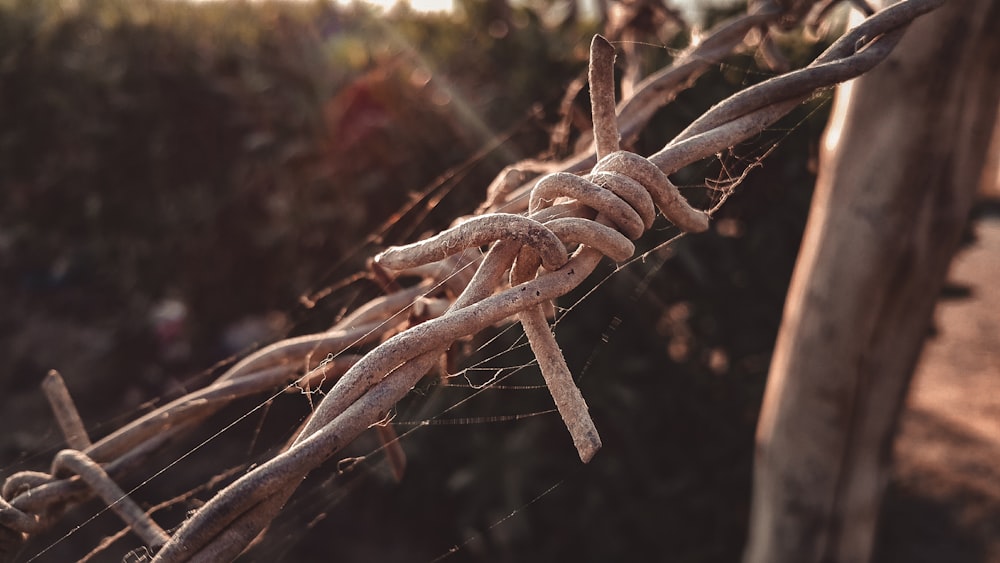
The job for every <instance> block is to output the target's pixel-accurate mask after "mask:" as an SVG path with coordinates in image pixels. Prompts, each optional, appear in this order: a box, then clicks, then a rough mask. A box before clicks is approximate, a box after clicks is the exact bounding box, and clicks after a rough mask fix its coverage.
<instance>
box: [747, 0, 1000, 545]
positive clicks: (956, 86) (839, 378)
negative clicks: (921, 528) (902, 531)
mask: <svg viewBox="0 0 1000 563" xmlns="http://www.w3.org/2000/svg"><path fill="white" fill-rule="evenodd" d="M998 22H1000V0H962V1H959V0H952V1H951V2H949V3H948V4H947V5H945V6H944V7H943V8H941V9H939V10H938V11H936V12H934V13H931V14H929V15H927V16H924V17H923V18H921V19H920V20H918V21H917V22H916V23H914V24H913V25H912V26H911V28H910V30H909V31H908V32H907V35H906V37H905V38H904V39H903V42H902V43H901V44H900V45H899V46H898V47H897V49H896V50H895V52H894V54H893V55H892V56H891V57H890V58H889V59H888V60H886V61H885V62H884V63H883V64H882V65H880V66H879V67H878V68H876V69H875V70H874V71H873V72H871V73H870V74H868V75H866V76H864V77H862V78H859V79H858V80H856V81H855V82H854V83H853V84H849V85H847V86H846V87H842V89H841V90H840V91H839V92H838V98H837V102H836V108H835V111H834V117H833V119H832V120H831V125H830V127H829V128H828V130H827V132H826V138H825V145H824V154H823V155H822V163H821V170H820V176H819V178H818V182H817V188H816V194H815V197H814V201H813V204H812V210H811V215H810V218H809V223H808V226H807V228H806V234H805V238H804V241H803V244H802V248H801V250H800V256H799V260H798V264H797V265H796V268H795V273H794V276H793V279H792V283H791V287H790V289H789V293H788V298H787V302H786V305H785V312H784V318H783V321H782V327H781V331H780V333H779V336H778V342H777V345H776V348H775V352H774V358H773V361H772V365H771V371H770V374H769V379H768V383H767V390H766V392H765V397H764V405H763V408H762V411H761V417H760V422H759V426H758V431H757V458H756V467H755V476H754V493H753V508H752V522H751V528H750V533H749V544H748V546H747V550H746V554H745V561H746V563H786V562H787V563H791V562H795V563H803V562H805V563H808V562H817V563H818V562H823V563H827V562H838V563H839V562H843V563H847V562H851V563H864V562H867V561H868V560H869V559H870V557H871V552H872V546H873V542H874V535H875V527H876V526H875V525H876V520H877V517H878V509H879V505H880V502H881V499H882V496H883V491H884V486H885V482H886V478H887V468H888V465H889V461H890V459H889V457H890V456H889V454H890V451H891V446H892V438H893V434H894V431H895V427H896V423H897V419H898V414H899V412H900V409H901V406H902V404H903V400H904V397H905V393H906V390H907V387H908V385H909V381H910V377H911V374H912V372H913V368H914V365H915V363H916V360H917V357H918V354H919V351H920V349H921V346H922V344H923V340H924V338H925V335H926V333H927V329H928V326H929V323H930V319H931V315H932V312H933V309H934V303H935V301H936V298H937V295H938V292H939V291H940V288H941V286H942V284H943V282H944V280H945V276H946V273H947V269H948V264H949V262H950V260H951V257H952V255H953V253H954V251H955V249H956V247H957V245H958V242H959V238H960V235H961V232H962V229H963V227H964V225H965V222H966V220H967V216H968V213H969V210H970V207H971V204H972V200H973V197H974V193H975V190H976V187H977V186H978V184H979V181H980V175H981V173H982V170H983V168H984V163H985V161H986V157H987V151H988V147H989V144H990V136H991V133H992V130H993V126H994V124H995V123H996V122H997V107H998V105H1000V73H998V72H997V70H996V69H997V68H998V67H1000V34H997V33H996V31H997V23H998Z"/></svg>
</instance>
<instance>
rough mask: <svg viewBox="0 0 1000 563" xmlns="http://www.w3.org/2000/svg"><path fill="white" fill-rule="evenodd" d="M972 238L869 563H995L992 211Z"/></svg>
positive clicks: (954, 273) (998, 254) (932, 349)
mask: <svg viewBox="0 0 1000 563" xmlns="http://www.w3.org/2000/svg"><path fill="white" fill-rule="evenodd" d="M975 237H976V240H975V242H974V243H973V244H972V245H971V246H969V247H967V248H966V249H964V250H963V251H961V252H960V254H959V255H958V256H957V257H956V258H955V260H954V262H953V263H952V268H951V273H950V274H949V287H950V288H951V291H950V292H949V293H951V294H953V295H955V298H952V299H945V300H942V301H941V302H940V303H939V304H938V307H937V310H936V312H935V326H936V330H937V334H936V336H935V337H933V338H932V339H930V340H929V341H928V342H927V345H926V346H925V348H924V351H923V356H922V357H921V360H920V364H919V366H918V368H917V372H916V374H915V376H914V377H915V379H914V382H913V387H912V389H911V392H910V397H909V399H908V402H907V406H906V410H905V412H904V414H903V418H902V421H901V429H900V434H899V436H898V438H897V441H896V447H895V454H896V461H895V467H894V470H893V474H892V481H891V483H890V487H889V493H888V499H887V503H886V505H885V508H884V514H883V521H882V550H881V553H880V556H879V557H878V558H877V561H900V562H903V561H906V562H928V563H929V562H936V563H942V562H955V563H958V562H962V563H965V562H969V563H971V562H989V563H993V562H1000V284H998V278H1000V213H994V214H992V215H991V216H987V217H984V218H983V219H981V220H980V221H978V222H977V223H976V225H975Z"/></svg>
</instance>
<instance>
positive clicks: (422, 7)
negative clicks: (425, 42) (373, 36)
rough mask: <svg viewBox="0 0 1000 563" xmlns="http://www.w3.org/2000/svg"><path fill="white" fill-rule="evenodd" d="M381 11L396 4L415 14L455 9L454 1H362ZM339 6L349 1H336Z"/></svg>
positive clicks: (349, 0) (349, 1)
mask: <svg viewBox="0 0 1000 563" xmlns="http://www.w3.org/2000/svg"><path fill="white" fill-rule="evenodd" d="M364 1H365V3H366V4H372V5H373V6H378V7H380V8H382V9H385V10H389V9H391V8H392V7H393V6H395V5H396V4H397V3H398V2H404V3H406V4H409V5H410V8H412V9H413V11H415V12H450V11H452V9H453V8H454V7H455V4H454V0H364ZM337 2H338V3H340V4H350V3H351V0H337Z"/></svg>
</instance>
